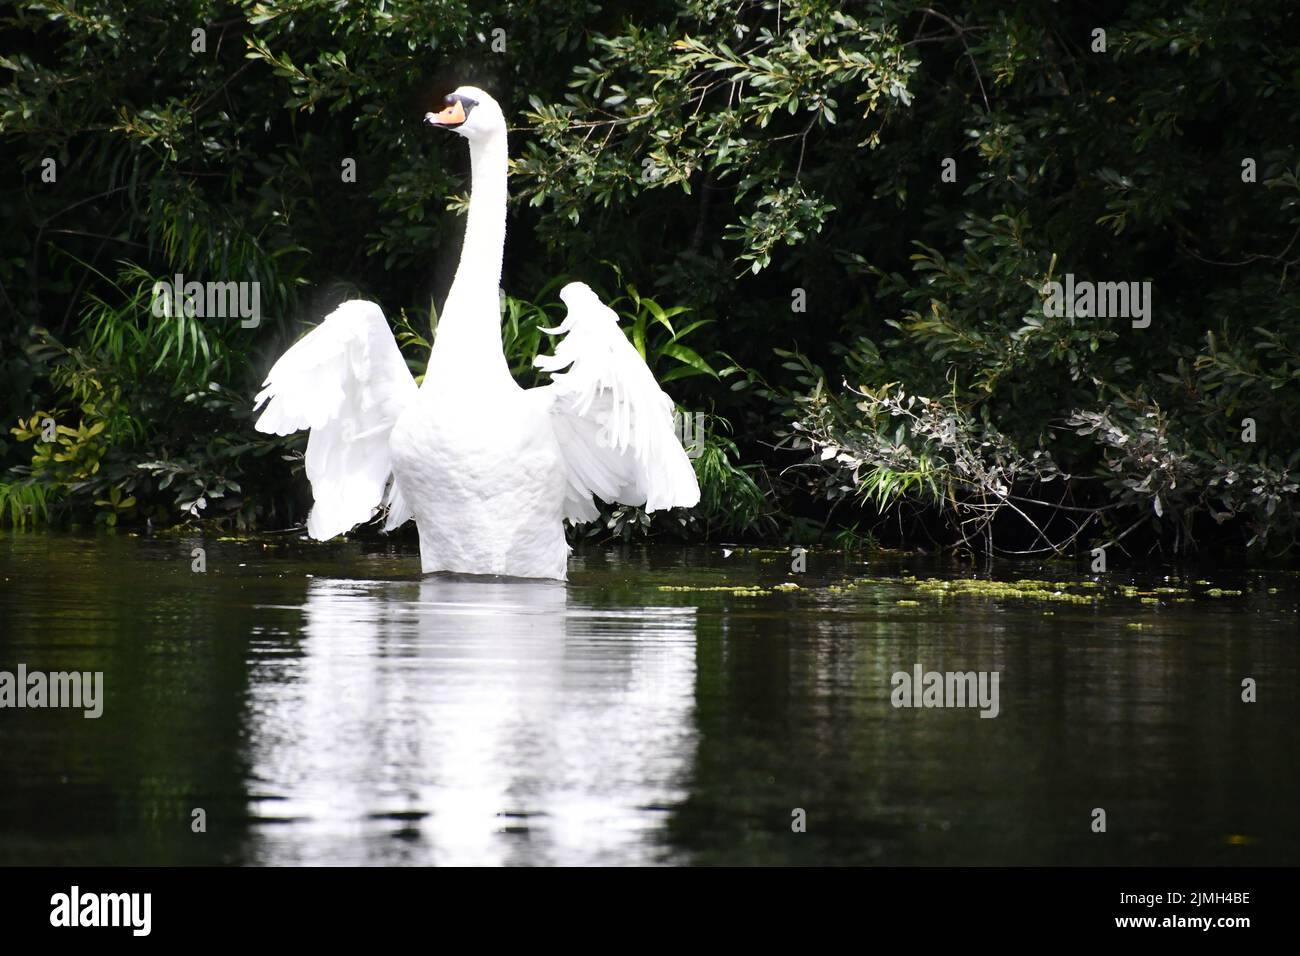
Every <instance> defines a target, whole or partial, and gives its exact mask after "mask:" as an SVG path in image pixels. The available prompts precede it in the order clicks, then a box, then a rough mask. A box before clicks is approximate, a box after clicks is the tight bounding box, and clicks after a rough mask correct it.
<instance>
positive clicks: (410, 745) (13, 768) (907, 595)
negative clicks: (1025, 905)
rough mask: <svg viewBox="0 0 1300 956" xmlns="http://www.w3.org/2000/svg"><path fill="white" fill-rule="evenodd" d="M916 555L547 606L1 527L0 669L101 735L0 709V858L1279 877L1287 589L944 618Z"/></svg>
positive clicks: (306, 558)
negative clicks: (982, 674) (921, 689)
mask: <svg viewBox="0 0 1300 956" xmlns="http://www.w3.org/2000/svg"><path fill="white" fill-rule="evenodd" d="M196 546H202V547H203V548H204V549H205V551H206V565H207V570H206V572H204V573H196V572H194V571H193V570H192V568H191V565H192V561H193V558H192V556H191V549H192V548H194V547H196ZM923 561H924V559H920V558H909V557H905V556H895V557H892V558H891V557H876V558H872V559H870V561H869V562H867V565H866V566H864V564H863V562H862V561H861V560H858V559H848V558H845V557H844V556H842V555H838V554H834V553H826V554H822V553H818V552H815V551H814V552H812V553H810V554H809V555H808V556H807V562H808V564H807V571H806V572H805V573H802V574H798V573H793V572H792V571H791V568H790V563H791V559H790V556H789V555H788V554H778V553H776V552H765V553H735V554H732V555H730V556H729V557H727V556H724V554H723V552H722V550H721V549H719V548H710V549H693V550H675V549H659V548H653V549H645V550H641V549H627V550H612V551H603V550H595V551H588V552H586V553H582V554H579V555H576V556H575V558H574V560H573V562H572V564H571V578H572V580H571V581H570V583H569V584H568V586H567V587H566V586H564V585H558V584H545V583H521V582H491V581H482V580H455V579H447V578H428V579H421V577H420V575H419V568H418V564H419V562H418V558H417V556H416V553H415V551H414V549H413V548H408V549H403V548H397V547H394V546H384V547H382V548H381V547H380V546H367V545H361V544H338V545H328V546H312V545H307V544H303V543H301V542H299V541H297V540H295V539H293V538H287V537H279V538H268V539H263V540H258V541H220V540H218V539H217V538H215V537H208V538H206V539H201V538H193V539H191V538H152V539H151V538H140V537H129V536H126V535H117V536H101V537H98V538H95V537H72V536H65V535H46V534H26V535H24V534H8V535H4V536H0V671H5V670H7V671H10V672H15V671H16V669H17V665H18V664H20V663H22V664H25V665H26V667H27V669H28V670H29V671H32V670H44V671H60V670H80V671H102V672H103V674H104V684H105V691H104V697H105V701H104V710H103V715H102V716H101V717H100V718H99V719H86V718H84V717H83V716H82V714H81V712H80V711H74V710H66V709H65V710H54V709H44V710H40V709H21V710H19V709H11V708H6V709H0V864H13V863H88V864H103V863H125V864H170V863H187V864H188V863H239V864H429V863H436V864H634V863H682V864H685V863H704V864H712V863H743V864H812V863H849V864H1056V863H1085V864H1097V863H1111V864H1139V863H1157V864H1162V863H1194V864H1196V863H1206V864H1211V863H1215V864H1218V863H1263V864H1280V863H1288V864H1294V863H1296V862H1300V761H1297V733H1296V721H1297V716H1300V709H1298V708H1297V706H1296V703H1297V690H1296V685H1297V678H1298V676H1300V675H1298V674H1297V656H1298V655H1297V631H1298V628H1297V623H1298V620H1300V619H1298V617H1297V597H1298V587H1297V586H1298V585H1300V577H1298V576H1297V575H1296V573H1295V572H1293V571H1286V570H1276V571H1270V572H1252V573H1249V574H1239V575H1233V574H1230V573H1226V572H1225V573H1222V574H1216V573H1207V572H1205V571H1204V570H1202V571H1191V572H1185V573H1184V574H1183V576H1182V577H1179V576H1178V575H1177V574H1175V572H1171V571H1162V572H1160V574H1159V575H1155V574H1154V573H1153V574H1152V575H1149V576H1147V577H1141V576H1136V577H1135V576H1133V575H1132V574H1129V573H1126V572H1122V571H1114V572H1112V573H1111V574H1110V575H1107V576H1100V577H1098V578H1097V580H1098V581H1099V582H1100V583H1101V585H1102V586H1101V587H1099V588H1095V589H1094V590H1093V591H1092V592H1088V591H1084V590H1082V589H1077V591H1076V593H1080V594H1085V595H1086V594H1090V593H1091V594H1096V595H1098V596H1099V600H1098V601H1097V602H1096V603H1091V604H1086V605H1083V604H1072V603H1053V602H1046V603H1045V602H1043V601H1041V600H1034V599H1023V598H1015V597H1004V598H999V599H990V598H982V597H955V598H954V597H948V598H946V599H944V600H938V599H937V598H936V597H934V596H933V594H932V593H929V592H924V593H923V592H918V591H917V590H916V588H915V587H914V585H913V584H912V583H910V582H907V581H905V580H904V576H906V575H917V576H920V577H922V578H925V577H929V576H934V577H943V578H949V579H953V580H960V579H963V578H971V577H977V576H979V575H976V574H975V572H973V571H971V570H970V569H968V568H963V567H959V566H956V565H947V564H945V565H942V566H940V565H926V564H924V563H923ZM1080 571H1081V569H1076V568H1075V567H1074V566H1072V565H1068V564H1053V565H1028V566H1027V565H1014V566H1003V567H997V568H995V569H994V570H993V577H995V578H1001V579H1013V578H1017V577H1028V578H1045V579H1047V580H1049V581H1053V582H1066V583H1068V582H1079V581H1085V580H1088V577H1089V576H1087V575H1084V574H1081V573H1080ZM1166 574H1168V575H1171V577H1170V578H1169V579H1166V577H1165V575H1166ZM864 575H869V576H871V578H872V580H871V581H869V582H867V583H862V584H859V585H858V586H856V587H853V588H846V589H843V590H831V588H833V587H834V588H843V587H844V585H846V584H847V583H851V582H852V581H853V580H854V579H855V578H856V577H861V576H864ZM1210 578H1213V580H1212V581H1211V580H1209V579H1210ZM1194 579H1197V580H1202V581H1203V582H1204V583H1201V584H1195V583H1193V580H1194ZM1171 580H1172V581H1174V582H1176V583H1177V584H1178V585H1179V586H1181V587H1183V588H1185V589H1186V591H1187V593H1186V594H1180V593H1178V592H1167V593H1161V592H1154V588H1155V587H1157V586H1160V585H1162V584H1163V585H1166V586H1167V585H1169V582H1170V581H1171ZM784 581H794V582H797V583H798V584H799V589H798V590H793V591H784V592H770V591H765V592H764V593H762V594H736V593H732V592H726V591H701V590H686V591H676V590H663V589H662V588H664V587H694V588H699V587H721V586H723V585H751V584H757V585H761V586H763V587H764V588H768V587H770V586H771V585H774V584H779V583H781V582H784ZM1121 584H1136V585H1137V586H1138V587H1139V588H1140V589H1142V590H1143V591H1146V592H1147V599H1146V601H1143V600H1142V597H1141V596H1135V595H1133V594H1132V593H1131V592H1130V594H1128V595H1124V594H1122V593H1118V592H1116V591H1115V590H1114V586H1117V585H1121ZM1211 586H1218V587H1220V588H1225V589H1236V590H1241V591H1243V592H1244V593H1243V594H1241V595H1240V596H1237V595H1223V596H1220V597H1217V598H1215V597H1209V596H1205V594H1204V592H1206V591H1207V590H1208V588H1209V587H1211ZM1270 589H1274V591H1275V593H1269V591H1270ZM1179 600H1181V601H1182V602H1184V603H1177V602H1178V601H1179ZM900 601H903V602H913V601H914V602H916V603H915V604H912V603H903V604H900V603H899V602H900ZM1132 624H1140V625H1142V626H1141V627H1140V628H1135V627H1131V626H1130V625H1132ZM917 663H920V664H921V665H922V666H923V668H924V669H925V670H940V671H944V670H953V671H966V670H976V671H989V672H992V671H997V672H998V673H999V675H1000V687H999V714H998V716H997V717H996V718H994V719H986V718H981V717H980V716H979V711H978V710H977V709H970V708H966V709H960V708H943V709H939V708H933V709H899V708H895V707H893V706H891V703H890V691H891V684H890V680H891V675H892V674H893V673H894V672H896V671H907V672H909V673H910V672H911V671H912V669H913V666H914V665H915V664H917ZM1247 677H1250V678H1253V679H1254V680H1255V681H1256V682H1257V685H1258V686H1257V694H1258V701H1257V702H1256V703H1243V702H1242V700H1241V694H1242V680H1243V679H1244V678H1247ZM196 808H201V809H202V810H203V811H204V815H205V818H206V832H201V833H196V832H193V828H192V820H193V819H194V816H193V813H194V811H195V809H196ZM796 808H797V809H801V810H803V811H804V814H805V816H806V832H793V829H792V820H793V819H794V818H793V812H794V811H795V810H796ZM1094 808H1103V809H1104V810H1105V811H1106V832H1105V833H1094V832H1093V830H1092V823H1093V809H1094Z"/></svg>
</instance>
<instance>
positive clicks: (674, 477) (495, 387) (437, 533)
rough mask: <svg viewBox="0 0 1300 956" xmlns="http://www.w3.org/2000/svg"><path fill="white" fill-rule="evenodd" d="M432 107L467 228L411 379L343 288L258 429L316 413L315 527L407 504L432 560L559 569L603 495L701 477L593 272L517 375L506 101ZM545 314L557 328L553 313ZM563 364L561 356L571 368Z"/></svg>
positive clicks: (686, 499) (395, 512)
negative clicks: (464, 192)
mask: <svg viewBox="0 0 1300 956" xmlns="http://www.w3.org/2000/svg"><path fill="white" fill-rule="evenodd" d="M448 102H449V104H451V105H449V106H448V108H447V109H446V110H444V111H443V112H442V113H440V114H437V115H435V114H429V116H428V117H426V120H428V121H430V122H433V123H434V124H435V125H442V126H447V127H449V128H453V129H456V130H457V131H458V132H460V133H461V134H462V135H464V136H465V138H466V139H468V140H469V142H470V160H471V176H472V191H471V197H470V206H469V217H468V222H467V224H466V229H465V244H464V248H463V249H462V251H461V261H460V266H459V268H458V269H457V271H456V278H455V280H454V281H453V282H452V286H451V291H450V292H449V293H448V296H447V302H446V304H445V306H444V309H443V315H442V318H441V320H440V322H439V324H438V329H437V336H436V339H435V341H434V345H433V350H432V352H431V353H430V356H429V367H428V370H427V372H426V373H425V377H424V382H423V384H422V385H421V386H420V387H419V388H418V389H417V388H416V386H415V380H414V379H413V378H412V377H411V374H410V371H409V370H408V369H407V368H406V365H405V362H404V361H403V359H402V357H401V353H400V352H399V351H398V349H397V344H396V342H395V341H394V340H393V336H392V332H391V330H389V328H388V324H387V322H386V321H385V320H384V317H383V312H382V311H381V310H380V308H379V306H377V305H375V304H374V303H371V302H363V301H352V302H345V303H343V305H341V306H339V307H338V308H337V309H336V310H335V311H334V312H333V313H331V314H330V315H329V316H328V317H326V319H325V321H324V322H322V323H321V324H320V325H319V326H317V327H316V328H315V329H313V330H312V331H311V332H309V333H308V334H307V335H306V336H304V337H303V338H302V339H301V340H300V341H299V342H298V343H297V344H295V345H294V346H293V347H292V348H291V349H289V351H288V352H286V353H285V354H284V356H283V357H282V358H281V359H280V360H279V361H278V362H277V363H276V364H275V365H274V366H273V367H272V369H271V371H270V373H269V374H268V376H267V379H266V382H265V386H266V387H265V388H264V389H263V390H262V392H261V393H259V395H258V396H257V405H258V406H260V405H261V403H262V402H263V401H266V400H267V399H269V400H270V402H269V404H268V405H267V408H266V411H265V412H264V413H263V414H262V416H261V418H260V419H259V420H258V422H257V427H258V429H260V430H262V431H266V432H272V433H275V434H288V433H289V432H292V431H296V430H299V429H302V428H310V429H311V435H310V438H309V439H308V444H307V456H306V458H307V477H308V479H309V480H310V481H311V485H312V493H313V495H314V496H315V506H314V507H313V509H312V513H311V516H310V517H309V518H308V522H307V529H308V533H309V534H311V535H312V537H315V538H322V539H323V538H330V537H333V536H334V535H337V534H341V533H343V532H345V531H347V530H349V529H350V528H352V527H353V526H354V525H356V524H358V523H360V522H362V521H367V520H369V519H370V518H371V517H373V516H374V515H375V513H376V512H377V511H379V510H380V509H381V508H384V507H386V508H387V513H388V520H387V523H386V525H385V527H386V528H387V529H391V528H394V527H396V526H397V525H399V524H401V523H402V522H404V521H406V520H407V519H409V518H411V517H414V518H415V522H416V525H417V527H418V529H419V532H420V562H421V566H422V568H423V570H424V571H425V572H426V573H428V572H433V571H455V572H460V573H465V574H493V575H509V576H512V577H526V578H557V579H561V580H563V579H564V578H565V577H566V568H567V564H568V554H569V547H568V545H567V543H566V542H565V537H564V521H565V520H566V519H567V520H569V521H572V522H581V521H590V520H591V519H593V518H595V517H597V514H598V512H597V510H596V508H595V505H594V504H593V502H592V495H593V494H595V495H598V496H600V497H601V498H602V499H604V500H605V501H609V502H621V503H624V504H633V505H645V506H646V509H647V510H648V511H654V510H657V509H661V508H669V507H674V506H690V505H694V504H696V503H697V502H698V501H699V486H698V484H697V483H696V480H695V474H694V472H693V470H692V469H691V466H690V462H689V460H688V459H687V457H686V453H685V451H684V450H683V449H682V446H681V444H680V442H679V441H678V440H677V437H676V435H675V433H674V431H673V428H672V401H671V400H670V399H669V398H668V396H667V395H665V394H664V393H663V391H662V390H661V389H660V388H659V386H658V384H657V383H656V382H655V381H654V378H653V376H652V375H651V374H650V370H649V369H648V368H647V367H646V365H645V362H644V361H643V360H642V359H641V356H640V355H639V354H638V353H637V351H636V350H635V349H634V348H633V347H632V345H631V344H630V343H629V342H628V341H627V339H626V338H625V337H624V336H623V333H622V332H621V331H620V330H619V328H618V324H617V317H616V316H615V315H614V313H613V312H612V311H611V310H610V309H608V308H607V307H605V306H604V305H603V304H602V303H601V302H600V300H599V299H598V298H597V297H596V296H595V294H594V293H592V291H591V290H590V289H589V288H587V286H585V285H583V284H582V283H571V284H569V285H568V286H565V288H564V289H563V290H562V291H561V293H560V296H561V298H562V299H563V301H564V303H565V305H566V306H567V307H568V316H567V317H566V319H565V321H564V322H563V323H562V324H561V326H560V328H559V329H557V330H554V332H564V333H567V334H566V336H565V338H564V340H563V341H562V342H561V343H560V344H559V345H558V346H557V347H556V349H555V354H554V355H553V356H539V357H538V359H537V364H538V365H539V366H540V367H542V368H544V369H547V370H549V371H551V372H552V383H551V384H550V385H547V386H545V387H542V388H533V389H523V388H520V387H519V384H518V383H517V382H516V381H515V380H514V378H513V376H511V374H510V370H509V367H508V366H507V364H506V360H505V355H504V352H503V350H502V345H501V321H500V320H501V315H500V304H499V297H498V288H499V285H500V280H501V256H502V251H503V247H504V244H505V217H506V166H507V153H506V130H505V119H504V117H503V116H502V115H501V110H500V108H499V107H498V106H497V104H496V102H495V101H493V100H492V98H491V97H490V96H488V95H487V94H486V93H484V92H483V91H482V90H478V89H474V88H472V87H462V88H460V89H459V90H457V91H456V93H454V94H452V96H450V97H448ZM548 331H552V330H548ZM564 368H568V369H569V371H567V372H560V370H561V369H564Z"/></svg>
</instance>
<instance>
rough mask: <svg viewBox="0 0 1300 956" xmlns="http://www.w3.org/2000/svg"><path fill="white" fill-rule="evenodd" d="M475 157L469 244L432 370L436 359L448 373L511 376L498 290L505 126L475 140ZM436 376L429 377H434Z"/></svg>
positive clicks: (446, 309) (472, 147) (454, 284)
mask: <svg viewBox="0 0 1300 956" xmlns="http://www.w3.org/2000/svg"><path fill="white" fill-rule="evenodd" d="M469 156H470V198H469V215H468V217H467V219H466V223H465V242H464V245H463V246H462V247H461V252H460V264H459V265H458V266H457V267H456V277H455V279H453V280H452V283H451V291H450V292H448V294H447V302H446V304H445V305H444V307H443V313H442V316H441V318H440V319H439V321H438V330H437V337H436V339H435V343H434V348H433V356H431V362H430V371H431V372H434V371H435V370H434V368H433V365H434V361H433V360H435V359H441V360H442V361H443V362H445V363H446V366H445V367H444V368H443V369H440V370H439V371H441V372H442V373H443V374H444V375H445V374H448V373H449V372H450V371H451V370H452V369H457V370H460V371H462V372H464V373H466V374H467V375H475V376H483V375H499V374H504V375H505V377H506V378H509V377H510V372H509V368H508V367H507V365H506V361H505V354H504V353H503V351H502V348H501V304H500V299H499V293H498V289H499V288H500V286H501V256H502V252H503V250H504V248H505V242H506V169H507V162H508V152H507V149H506V134H505V130H504V129H503V130H501V131H500V132H499V133H497V134H495V135H492V136H489V137H487V138H485V139H482V140H477V141H473V142H471V143H470V150H469ZM439 364H441V362H440V363H439ZM435 375H436V373H435ZM435 375H430V376H429V377H428V378H430V379H433V378H435ZM457 377H459V376H457ZM429 384H433V383H432V382H429Z"/></svg>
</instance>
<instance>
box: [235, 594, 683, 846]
mask: <svg viewBox="0 0 1300 956" xmlns="http://www.w3.org/2000/svg"><path fill="white" fill-rule="evenodd" d="M302 614H303V623H302V630H301V639H300V640H298V641H293V640H291V639H289V638H285V637H279V638H276V639H274V640H268V639H261V640H260V642H259V643H256V644H255V645H254V647H253V648H252V651H251V656H252V661H251V668H250V674H251V687H250V690H249V697H250V708H249V715H248V731H247V733H248V739H249V751H248V762H249V784H248V787H249V794H250V799H251V804H250V814H251V815H252V816H253V817H254V819H255V821H257V822H256V825H255V826H254V827H253V828H252V833H253V836H252V837H251V840H252V843H251V845H250V846H249V848H248V850H249V857H250V858H251V859H252V860H253V861H256V862H259V863H268V864H284V863H289V864H292V863H303V864H327V863H337V864H368V863H373V864H387V863H438V864H482V863H486V864H492V863H536V864H586V863H600V862H602V861H604V860H609V861H617V862H620V863H627V862H638V861H641V862H651V861H653V860H654V859H656V858H657V855H658V853H659V848H658V843H657V841H656V839H655V834H656V831H657V830H658V828H659V827H660V826H662V824H663V823H664V821H665V818H666V816H667V814H666V811H665V810H664V809H663V808H664V807H666V806H668V805H670V804H672V803H674V802H676V801H678V800H680V799H682V798H683V796H684V786H685V777H686V775H687V773H689V770H690V759H691V755H692V754H693V753H694V749H695V739H694V730H693V726H692V722H691V721H692V708H693V706H694V704H693V701H694V687H695V608H693V607H687V608H637V609H630V610H628V609H613V608H594V607H588V606H582V605H579V604H576V603H575V602H574V601H573V600H572V598H571V597H570V596H569V594H568V592H567V589H566V588H565V586H564V585H563V584H559V583H555V582H545V581H523V580H500V579H498V580H484V579H464V578H461V579H456V578H452V577H441V576H437V577H429V578H426V579H424V580H422V581H419V582H376V581H354V580H322V579H315V580H313V581H312V582H311V583H310V585H309V588H308V591H307V594H306V600H305V602H304V604H303V606H302Z"/></svg>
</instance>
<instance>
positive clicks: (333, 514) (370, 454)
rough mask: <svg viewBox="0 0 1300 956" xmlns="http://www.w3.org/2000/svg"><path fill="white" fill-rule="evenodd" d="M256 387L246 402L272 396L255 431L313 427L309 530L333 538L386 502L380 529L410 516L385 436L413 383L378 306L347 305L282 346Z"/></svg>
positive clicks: (316, 535) (411, 393)
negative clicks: (290, 344) (384, 521)
mask: <svg viewBox="0 0 1300 956" xmlns="http://www.w3.org/2000/svg"><path fill="white" fill-rule="evenodd" d="M262 384H263V385H264V386H265V388H263V389H262V391H260V392H258V394H257V399H256V401H255V403H254V405H253V408H254V410H256V409H258V408H260V407H261V405H262V403H263V402H266V401H267V400H268V399H269V402H268V404H267V406H266V411H264V412H263V413H262V416H261V418H259V419H258V420H257V430H258V431H262V432H269V433H271V434H273V435H288V434H289V433H290V432H295V431H298V430H300V429H303V428H309V429H311V435H310V437H309V438H308V439H307V479H308V480H309V481H310V482H311V493H312V497H313V498H314V499H315V505H314V507H313V508H312V510H311V514H310V516H308V518H307V533H308V534H310V535H311V536H312V537H313V538H317V539H319V540H324V539H326V538H332V537H334V536H335V535H338V534H342V533H343V532H345V531H347V530H349V529H350V528H352V527H353V526H355V525H357V524H360V523H361V522H363V521H369V520H370V518H371V517H373V516H374V514H375V511H376V510H377V509H378V508H380V507H381V506H384V505H386V506H387V507H388V521H387V524H386V525H385V529H386V530H387V529H391V528H395V527H397V526H398V525H399V524H401V523H402V522H404V521H406V520H407V519H408V518H410V517H411V513H410V510H409V509H408V508H407V506H406V503H405V502H404V501H403V500H402V497H401V495H400V493H399V492H398V489H397V484H396V482H394V481H393V480H392V477H391V476H392V461H391V459H390V456H389V452H388V435H389V433H390V432H391V431H392V430H393V425H394V424H395V423H396V422H397V417H398V416H399V415H401V413H402V411H403V409H405V408H406V406H407V405H408V404H409V403H410V402H411V401H413V400H414V399H415V395H416V391H417V390H416V385H415V379H414V378H412V377H411V372H410V370H409V369H408V368H407V367H406V362H405V361H403V359H402V353H401V352H400V351H398V348H397V342H395V341H394V340H393V333H392V331H391V330H390V329H389V328H388V323H387V322H386V321H384V313H383V312H381V311H380V309H379V306H377V305H375V304H374V303H373V302H363V301H361V300H354V301H351V302H344V303H343V304H342V305H340V306H339V307H338V308H337V309H335V310H334V311H333V312H331V313H330V314H329V315H328V316H326V317H325V321H324V322H322V323H321V324H320V325H318V326H316V328H314V329H312V330H311V331H310V332H308V333H307V334H306V335H304V336H303V337H302V338H301V339H299V340H298V341H297V342H296V343H295V344H294V345H293V347H291V348H290V349H289V351H287V352H285V353H284V355H282V356H281V357H280V360H279V361H278V362H276V363H275V365H273V366H272V367H271V371H270V373H269V374H268V375H267V376H266V381H265V382H263V383H262Z"/></svg>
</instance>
